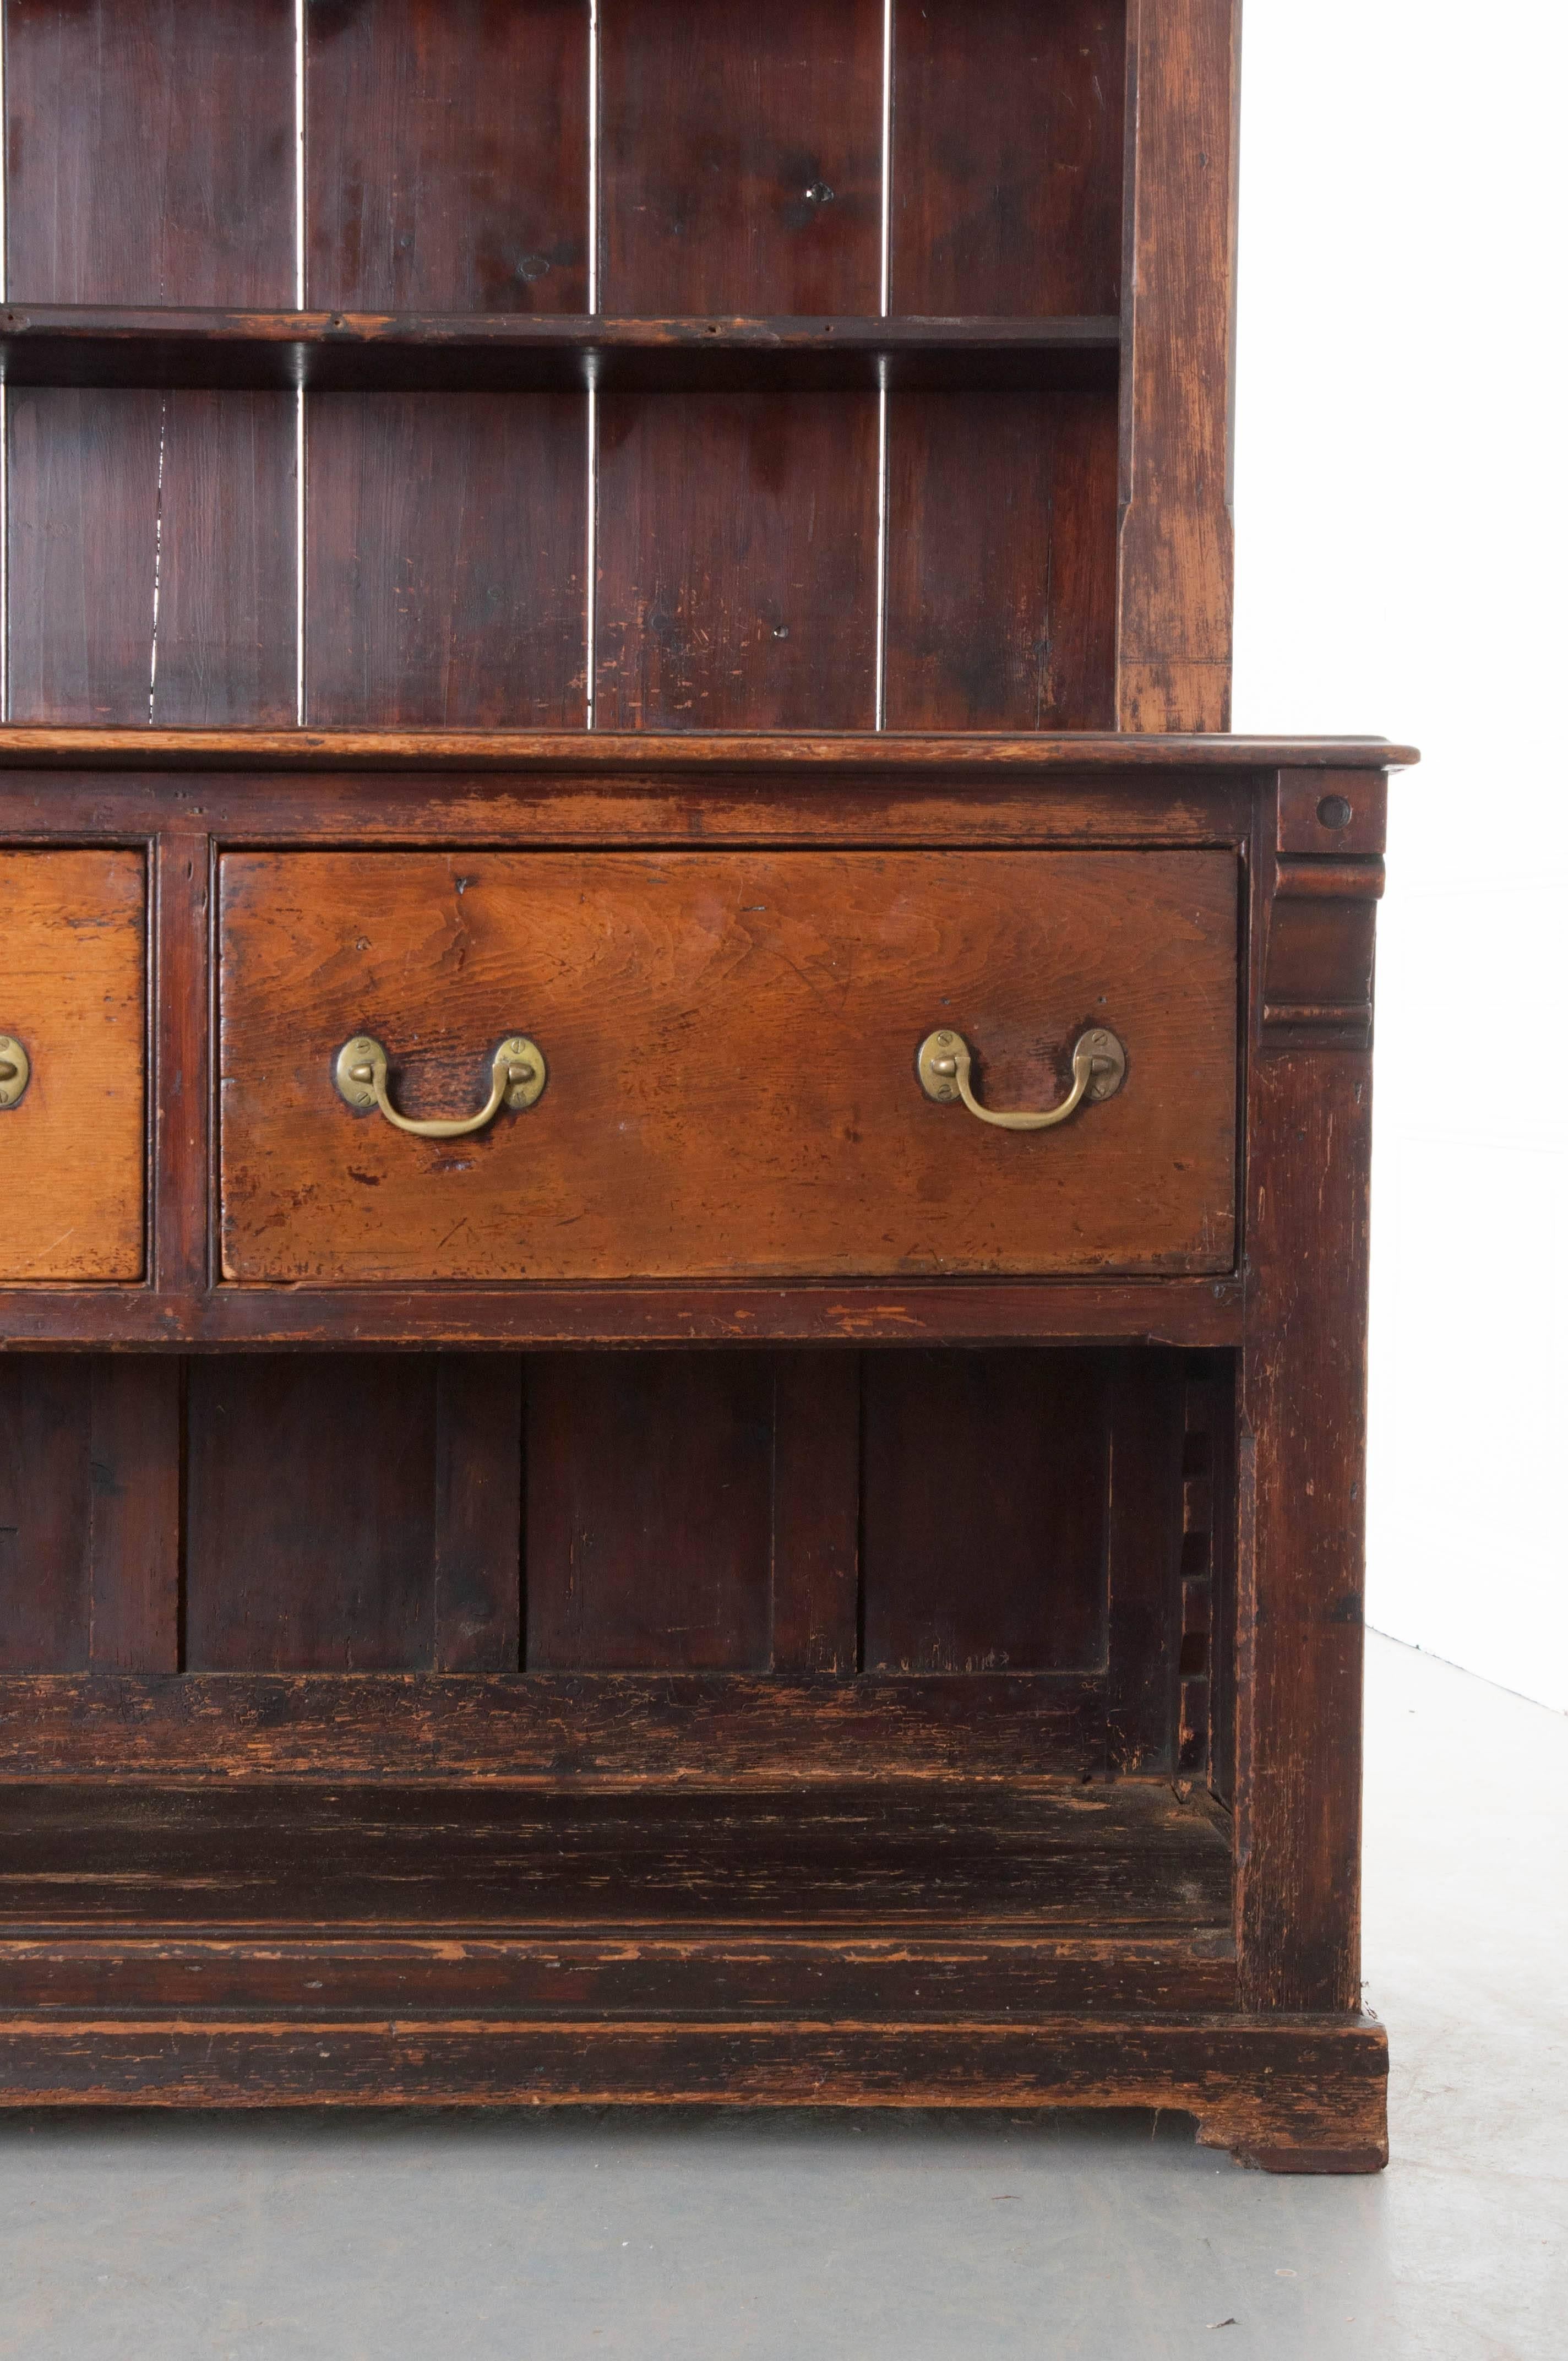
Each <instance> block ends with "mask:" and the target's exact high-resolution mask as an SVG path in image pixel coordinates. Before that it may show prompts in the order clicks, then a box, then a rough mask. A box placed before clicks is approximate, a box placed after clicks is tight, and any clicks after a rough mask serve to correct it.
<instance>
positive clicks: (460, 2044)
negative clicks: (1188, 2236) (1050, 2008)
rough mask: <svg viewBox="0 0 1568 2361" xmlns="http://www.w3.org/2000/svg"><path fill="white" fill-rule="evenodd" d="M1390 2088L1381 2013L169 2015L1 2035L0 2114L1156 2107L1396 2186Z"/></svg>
mask: <svg viewBox="0 0 1568 2361" xmlns="http://www.w3.org/2000/svg"><path fill="white" fill-rule="evenodd" d="M1387 2072H1388V2046H1387V2034H1386V2033H1385V2031H1384V2029H1383V2027H1382V2026H1380V2025H1377V2024H1375V2023H1374V2022H1373V2021H1372V2020H1371V2019H1370V2018H1365V2017H1354V2018H1351V2019H1348V2020H1344V2019H1339V2018H1306V2019H1301V2018H1295V2019H1286V2020H1284V2021H1283V2022H1280V2021H1277V2020H1274V2019H1271V2018H1269V2017H1267V2016H1262V2017H1250V2018H1247V2017H1238V2016H1234V2015H1233V2016H1225V2015H1221V2016H1179V2017H1175V2018H1168V2019H1165V2020H1163V2021H1162V2020H1161V2019H1159V2018H1157V2017H1156V2018H1148V2017H1139V2016H1115V2017H1109V2018H1098V2019H1097V2018H1084V2017H1081V2016H1073V2015H1068V2016H1058V2017H1047V2018H1044V2019H1029V2020H1025V2021H1022V2022H1014V2023H1011V2024H1005V2025H999V2024H970V2025H965V2026H932V2025H929V2024H927V2023H924V2022H922V2021H920V2020H918V2019H916V2020H915V2021H913V2022H910V2023H908V2024H905V2025H900V2026H864V2025H857V2024H853V2023H850V2024H847V2025H843V2026H831V2025H826V2024H824V2023H823V2022H822V2021H821V2020H820V2019H819V2018H817V2017H816V2016H812V2017H809V2018H807V2019H805V2020H804V2021H801V2020H794V2021H790V2022H788V2023H784V2024H780V2025H775V2026H765V2025H756V2024H753V2023H751V2022H738V2021H733V2020H720V2021H708V2022H707V2023H697V2024H681V2023H672V2022H670V2021H669V2020H659V2019H653V2020H643V2021H641V2022H618V2021H616V2020H614V2019H611V2020H609V2021H608V2022H607V2021H606V2020H604V2019H603V2018H594V2017H588V2018H585V2019H582V2020H579V2021H578V2022H576V2023H573V2024H569V2025H567V2024H555V2025H550V2026H541V2025H539V2024H537V2023H536V2022H535V2021H533V2020H532V2019H526V2020H524V2021H523V2022H522V2023H521V2024H513V2023H498V2022H497V2021H496V2020H494V2019H492V2018H487V2019H482V2020H477V2021H467V2022H465V2021H464V2020H463V2019H461V2018H458V2017H454V2016H447V2017H443V2018H436V2019H416V2020H414V2021H411V2022H407V2021H400V2022H398V2023H397V2025H396V2027H395V2029H394V2030H391V2031H388V2030H384V2029H383V2028H382V2027H381V2026H378V2025H366V2024H364V2023H363V2022H356V2021H355V2020H353V2019H346V2020H339V2019H334V2018H332V2017H323V2016H317V2017H314V2018H308V2019H305V2020H303V2021H301V2020H292V2021H291V2020H287V2019H285V2020H282V2021H278V2020H275V2019H266V2018H243V2017H242V2018H239V2019H237V2020H236V2019H234V2018H229V2019H226V2020H224V2019H220V2020H217V2021H214V2019H213V2018H211V2017H205V2018H203V2017H199V2016H197V2017H192V2016H189V2015H185V2016H180V2015H167V2016H161V2017H159V2016H154V2017H151V2018H147V2019H143V2020H141V2021H139V2022H137V2021H131V2022H117V2023H114V2024H110V2025H104V2024H101V2023H87V2024H83V2023H81V2022H79V2021H72V2020H71V2019H70V2018H65V2019H60V2018H56V2019H49V2018H47V2017H29V2018H21V2017H18V2018H15V2019H13V2020H11V2021H10V2022H9V2023H8V2024H7V2025H6V2026H5V2029H4V2031H3V2032H0V2101H4V2102H7V2103H11V2104H13V2105H27V2106H36V2105H38V2104H39V2103H45V2102H47V2103H52V2104H56V2105H71V2104H103V2103H124V2102H125V2101H126V2100H127V2099H129V2100H137V2101H141V2102H143V2103H153V2104H183V2105H188V2106H189V2105H204V2106H236V2105H237V2106H271V2105H276V2104H277V2103H279V2100H280V2098H283V2097H287V2098H290V2099H298V2100H302V2101H306V2102H315V2103H334V2102H336V2103H342V2102H345V2101H355V2102H357V2103H372V2104H380V2105H387V2104H393V2105H396V2104H401V2103H406V2102H409V2101H411V2100H417V2101H422V2102H425V2103H435V2102H440V2103H470V2104H498V2103H513V2104H516V2103H528V2104H540V2103H545V2104H560V2103H574V2102H575V2103H596V2104H609V2103H614V2102H617V2101H621V2102H626V2101H650V2100H652V2101H666V2100H675V2101H682V2100H689V2101H693V2102H703V2103H723V2104H729V2105H731V2106H801V2105H811V2106H820V2105H824V2104H828V2105H839V2106H866V2105H887V2106H906V2107H915V2106H918V2107H928V2106H979V2107H996V2106H1020V2107H1023V2106H1029V2107H1049V2106H1056V2107H1065V2106H1102V2107H1153V2108H1156V2109H1168V2110H1172V2111H1174V2112H1176V2113H1178V2114H1192V2115H1195V2116H1196V2117H1197V2118H1198V2136H1199V2138H1200V2140H1201V2141H1202V2142H1203V2143H1204V2144H1205V2145H1207V2146H1209V2147H1228V2148H1230V2149H1231V2150H1232V2151H1233V2152H1234V2154H1235V2155H1236V2156H1237V2157H1238V2158H1241V2159H1242V2160H1243V2161H1245V2162H1247V2163H1250V2164H1255V2165H1259V2166H1261V2167H1262V2168H1263V2169H1265V2170H1266V2171H1275V2172H1329V2173H1332V2172H1376V2171H1379V2170H1380V2169H1382V2167H1383V2166H1384V2165H1386V2164H1387V2160H1388V2134H1387Z"/></svg>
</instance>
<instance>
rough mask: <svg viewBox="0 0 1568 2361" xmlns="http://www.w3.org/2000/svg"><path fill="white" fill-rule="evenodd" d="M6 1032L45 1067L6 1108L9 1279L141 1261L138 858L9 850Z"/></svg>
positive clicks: (137, 1267)
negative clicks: (14, 1102) (13, 1102)
mask: <svg viewBox="0 0 1568 2361" xmlns="http://www.w3.org/2000/svg"><path fill="white" fill-rule="evenodd" d="M0 883H3V885H4V891H5V925H4V927H3V928H0V1033H6V1034H8V1035H11V1036H12V1037H13V1038H16V1040H18V1041H19V1042H20V1043H21V1045H22V1047H23V1049H25V1050H26V1051H27V1057H28V1059H29V1060H30V1062H31V1067H32V1075H31V1079H30V1081H29V1082H28V1084H27V1090H26V1092H25V1093H24V1094H23V1096H22V1097H21V1098H20V1099H19V1100H18V1101H17V1103H16V1104H15V1105H14V1106H11V1107H8V1108H6V1109H5V1111H4V1113H0V1190H3V1191H4V1194H5V1219H4V1222H3V1223H0V1277H5V1278H7V1279H136V1278H137V1277H138V1276H139V1275H140V1272H141V1267H142V1189H143V1181H142V1159H143V1154H144V1146H145V1143H144V1137H143V1107H144V1095H145V1089H146V1082H145V1064H146V1055H147V1017H146V1010H145V1006H144V979H145V976H146V972H147V950H146V925H147V886H146V872H145V868H144V864H143V862H142V859H141V856H140V854H139V853H135V852H111V851H71V852H63V851H62V852H20V851H10V850H7V851H5V852H3V853H0Z"/></svg>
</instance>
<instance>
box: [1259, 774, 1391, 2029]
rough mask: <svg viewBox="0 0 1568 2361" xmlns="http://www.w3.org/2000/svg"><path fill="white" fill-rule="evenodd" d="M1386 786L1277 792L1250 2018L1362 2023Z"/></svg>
mask: <svg viewBox="0 0 1568 2361" xmlns="http://www.w3.org/2000/svg"><path fill="white" fill-rule="evenodd" d="M1385 797H1386V775H1385V774H1383V773H1381V772H1378V771H1359V772H1354V773H1350V772H1347V773H1345V774H1337V773H1334V772H1332V771H1319V772H1308V771H1300V772H1293V771H1282V772H1278V773H1275V774H1269V775H1268V776H1267V777H1266V780H1265V781H1264V782H1263V784H1262V785H1261V787H1260V792H1259V796H1258V806H1257V825H1256V830H1255V838H1254V857H1253V860H1252V863H1251V871H1252V874H1251V955H1250V964H1249V975H1248V991H1247V1000H1248V1008H1247V1027H1246V1033H1247V1040H1246V1059H1245V1075H1246V1080H1245V1094H1246V1107H1245V1137H1246V1141H1247V1149H1246V1165H1245V1180H1244V1184H1243V1185H1244V1194H1245V1230H1244V1235H1245V1266H1244V1271H1245V1298H1244V1301H1245V1311H1244V1323H1245V1329H1244V1345H1243V1351H1242V1360H1241V1401H1240V1486H1239V1488H1240V1523H1241V1534H1240V1541H1241V1548H1240V1577H1239V1585H1238V1593H1239V1596H1238V1619H1237V1762H1236V1772H1237V1789H1236V1806H1237V1829H1236V1860H1237V1878H1236V1935H1237V1948H1238V1965H1239V1973H1240V1988H1241V1997H1242V2005H1243V2007H1244V2008H1245V2009H1249V2010H1254V2011H1289V2012H1297V2013H1311V2014H1326V2015H1346V2014H1352V2013H1355V2012H1357V2011H1358V2010H1359V2006H1360V1889H1361V1827H1360V1822H1361V1683H1362V1653H1363V1650H1362V1595H1363V1578H1364V1567H1365V1437H1366V1306H1367V1249H1368V1220H1369V1178H1370V1154H1371V1139H1372V1075H1371V1047H1372V976H1373V939H1374V927H1375V919H1376V903H1377V897H1378V896H1379V895H1380V894H1381V892H1382V886H1383V863H1382V860H1381V857H1380V856H1381V853H1382V849H1383V829H1384V807H1385Z"/></svg>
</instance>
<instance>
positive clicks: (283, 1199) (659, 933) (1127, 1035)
mask: <svg viewBox="0 0 1568 2361" xmlns="http://www.w3.org/2000/svg"><path fill="white" fill-rule="evenodd" d="M222 894H223V919H222V927H223V939H224V954H223V956H224V987H223V1014H222V1060H223V1083H222V1088H223V1100H224V1118H223V1129H224V1140H223V1151H222V1153H223V1196H224V1214H223V1220H224V1257H225V1260H224V1268H225V1275H226V1276H228V1277H229V1278H233V1279H248V1280H258V1279H270V1280H278V1279H287V1280H299V1279H306V1280H323V1279H331V1280H337V1281H342V1280H344V1279H356V1280H365V1279H394V1280H411V1279H462V1278H528V1279H558V1278H565V1277H574V1278H583V1279H610V1278H655V1277H669V1278H688V1279H689V1278H695V1277H697V1276H701V1275H708V1276H728V1277H737V1278H739V1277H743V1276H746V1275H748V1274H752V1273H763V1272H765V1273H770V1274H773V1275H780V1276H783V1275H790V1274H793V1275H795V1276H799V1277H806V1276H813V1275H816V1276H829V1275H839V1276H843V1277H850V1276H852V1275H854V1274H856V1273H861V1274H867V1275H876V1274H888V1275H892V1274H894V1273H904V1274H910V1275H914V1274H917V1273H918V1274H925V1275H927V1276H932V1277H936V1276H941V1275H944V1274H953V1273H960V1272H969V1273H973V1274H983V1273H991V1274H1000V1273H1009V1272H1013V1273H1021V1274H1026V1273H1030V1272H1050V1271H1058V1272H1060V1271H1080V1272H1093V1271H1096V1270H1101V1271H1105V1270H1124V1271H1137V1270H1145V1271H1149V1270H1166V1271H1184V1270H1185V1271H1202V1272H1212V1273H1218V1272H1223V1271H1224V1270H1225V1269H1227V1268H1229V1265H1230V1261H1231V1254H1232V1239H1233V1235H1234V1211H1233V1194H1234V1189H1233V1180H1232V1173H1233V1158H1234V1088H1235V1082H1234V1017H1233V1008H1234V998H1233V994H1234V958H1235V907H1234V895H1235V871H1234V863H1233V861H1232V859H1231V857H1230V856H1229V855H1227V854H1224V853H1220V852H1213V853H1181V852H1170V853H1144V854H1117V853H1097V854H1083V855H1077V854H1061V855H1041V856H1035V857H1030V856H1025V855H1015V856H1003V855H993V854H986V853H964V854H957V853H955V854H952V855H949V856H948V857H946V858H945V859H943V860H942V862H940V863H939V864H938V863H936V862H933V861H932V860H931V859H930V857H929V856H926V855H922V854H918V853H913V854H888V855H878V854H832V855H828V854H787V853H780V854H771V855H770V854H762V853H758V854H753V855H748V856H746V857H745V858H740V857H736V856H731V855H726V854H714V855H706V854H687V853H681V854H676V853H671V854H667V855H657V856H654V855H630V854H615V855H612V854H605V855H602V856H597V857H596V858H595V860H594V861H593V862H592V863H591V864H584V863H582V862H579V861H578V860H577V859H576V858H575V857H573V856H570V855H565V856H555V855H547V854H541V855H538V856H533V857H523V856H516V855H509V854H504V853H475V854H473V855H471V856H455V855H448V856H441V855H439V854H434V853H427V854H414V853H411V854H408V855H406V856H400V857H397V858H395V859H382V858H379V857H377V856H365V857H363V858H360V857H356V856H354V855H349V854H327V853H322V854H283V855H276V854H268V853H259V852H258V853H246V854H230V855H228V856H226V857H225V861H224V863H223V887H222ZM944 1021H946V1022H948V1023H949V1024H952V1025H954V1026H955V1027H958V1028H959V1029H960V1030H961V1031H963V1032H964V1033H965V1035H966V1037H967V1038H970V1040H971V1041H972V1043H973V1046H974V1049H975V1051H976V1055H977V1061H978V1062H977V1072H979V1073H980V1074H981V1085H980V1086H981V1089H982V1091H983V1093H986V1094H988V1095H989V1096H990V1098H991V1099H992V1102H993V1103H994V1104H998V1105H1000V1106H1015V1105H1024V1106H1036V1105H1047V1106H1048V1105H1050V1104H1052V1103H1053V1102H1055V1101H1056V1100H1057V1099H1058V1098H1059V1097H1060V1096H1061V1094H1062V1090H1063V1082H1062V1076H1063V1073H1064V1072H1065V1071H1066V1066H1067V1060H1068V1057H1069V1051H1070V1046H1071V1042H1072V1040H1073V1038H1075V1037H1076V1034H1077V1032H1078V1030H1079V1028H1080V1026H1082V1025H1083V1024H1086V1023H1088V1022H1090V1021H1096V1022H1102V1023H1105V1024H1109V1025H1111V1026H1113V1027H1114V1028H1115V1029H1116V1030H1117V1031H1118V1032H1119V1034H1120V1035H1121V1037H1122V1038H1123V1039H1124V1041H1125V1043H1126V1046H1127V1051H1128V1058H1129V1080H1128V1083H1127V1086H1126V1087H1125V1089H1124V1091H1123V1093H1121V1094H1120V1096H1119V1097H1118V1098H1116V1099H1114V1100H1113V1101H1112V1102H1110V1103H1109V1104H1107V1105H1106V1106H1104V1107H1095V1108H1091V1109H1089V1110H1087V1111H1086V1112H1085V1114H1084V1115H1082V1117H1081V1118H1080V1119H1077V1120H1075V1121H1074V1122H1073V1123H1070V1124H1069V1125H1067V1126H1063V1127H1062V1129H1061V1130H1060V1131H1058V1132H1052V1133H1046V1134H1040V1135H1037V1136H1036V1137H1027V1136H1021V1135H1014V1134H1007V1133H1001V1132H997V1131H994V1130H992V1128H991V1127H989V1126H985V1125H982V1124H980V1123H977V1122H975V1121H974V1120H973V1118H972V1117H970V1116H969V1115H966V1114H965V1113H964V1111H963V1110H962V1109H961V1108H959V1107H956V1106H954V1107H941V1106H937V1105H934V1104H932V1103H930V1102H929V1101H927V1099H926V1098H925V1097H924V1096H923V1094H922V1093H921V1092H920V1089H919V1086H918V1083H917V1082H916V1079H915V1076H914V1073H913V1063H914V1057H915V1052H916V1048H917V1046H918V1044H919V1042H920V1041H921V1039H922V1038H924V1036H925V1035H926V1033H927V1032H928V1031H929V1030H930V1029H931V1027H932V1026H933V1025H935V1024H940V1023H942V1022H944ZM520 1029H526V1030H528V1031H529V1032H530V1033H531V1034H532V1036H533V1038H535V1039H536V1040H537V1041H538V1042H539V1044H540V1046H541V1048H542V1049H543V1052H544V1056H545V1058H546V1060H548V1061H549V1064H550V1068H551V1072H552V1080H551V1082H550V1085H549V1087H548V1089H547V1090H546V1092H545V1093H544V1095H543V1098H542V1099H541V1100H540V1101H539V1103H538V1104H537V1105H536V1106H535V1107H533V1108H532V1109H531V1110H529V1111H528V1112H527V1113H526V1114H525V1115H512V1116H502V1117H500V1118H498V1120H497V1121H496V1123H495V1124H493V1125H492V1126H490V1127H489V1128H488V1130H487V1131H486V1132H484V1133H483V1134H480V1135H477V1136H476V1137H472V1138H466V1139H463V1140H459V1141H422V1140H417V1139H411V1138H409V1137H406V1136H404V1135H401V1134H398V1133H395V1132H394V1131H393V1130H392V1129H391V1127H390V1126H388V1125H387V1124H385V1123H384V1122H383V1121H382V1120H381V1118H380V1117H379V1116H378V1115H376V1114H375V1113H374V1112H373V1111H372V1112H371V1113H370V1114H369V1115H366V1116H361V1117H357V1118H356V1116H355V1115H353V1114H351V1113H350V1112H349V1111H348V1110H347V1109H346V1108H345V1106H344V1104H343V1103H342V1101H341V1100H340V1099H339V1098H338V1097H337V1094H336V1092H335V1090H334V1085H333V1081H332V1065H333V1060H334V1057H335V1055H336V1052H337V1049H338V1048H339V1047H340V1045H341V1044H342V1043H343V1042H344V1041H345V1040H346V1039H348V1038H350V1036H352V1035H354V1034H356V1033H358V1032H361V1031H367V1032H369V1033H371V1034H372V1035H374V1036H375V1038H378V1039H380V1040H383V1041H384V1042H385V1043H386V1045H387V1048H388V1049H389V1055H390V1058H391V1060H392V1066H393V1074H394V1087H395V1089H396V1091H397V1092H399V1093H400V1094H401V1102H402V1105H403V1109H404V1112H406V1113H408V1114H410V1115H416V1116H417V1115H434V1114H443V1115H450V1114H454V1113H462V1112H464V1111H466V1110H467V1109H469V1108H472V1107H474V1106H476V1105H477V1104H480V1103H481V1102H482V1099H483V1094H484V1089H485V1079H486V1076H487V1074H488V1061H489V1057H490V1054H491V1051H492V1049H493V1047H494V1045H495V1043H496V1042H497V1041H499V1040H500V1039H501V1038H504V1037H505V1036H506V1035H507V1034H508V1033H509V1032H512V1031H516V1030H520ZM1020 1151H1021V1152H1020Z"/></svg>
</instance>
